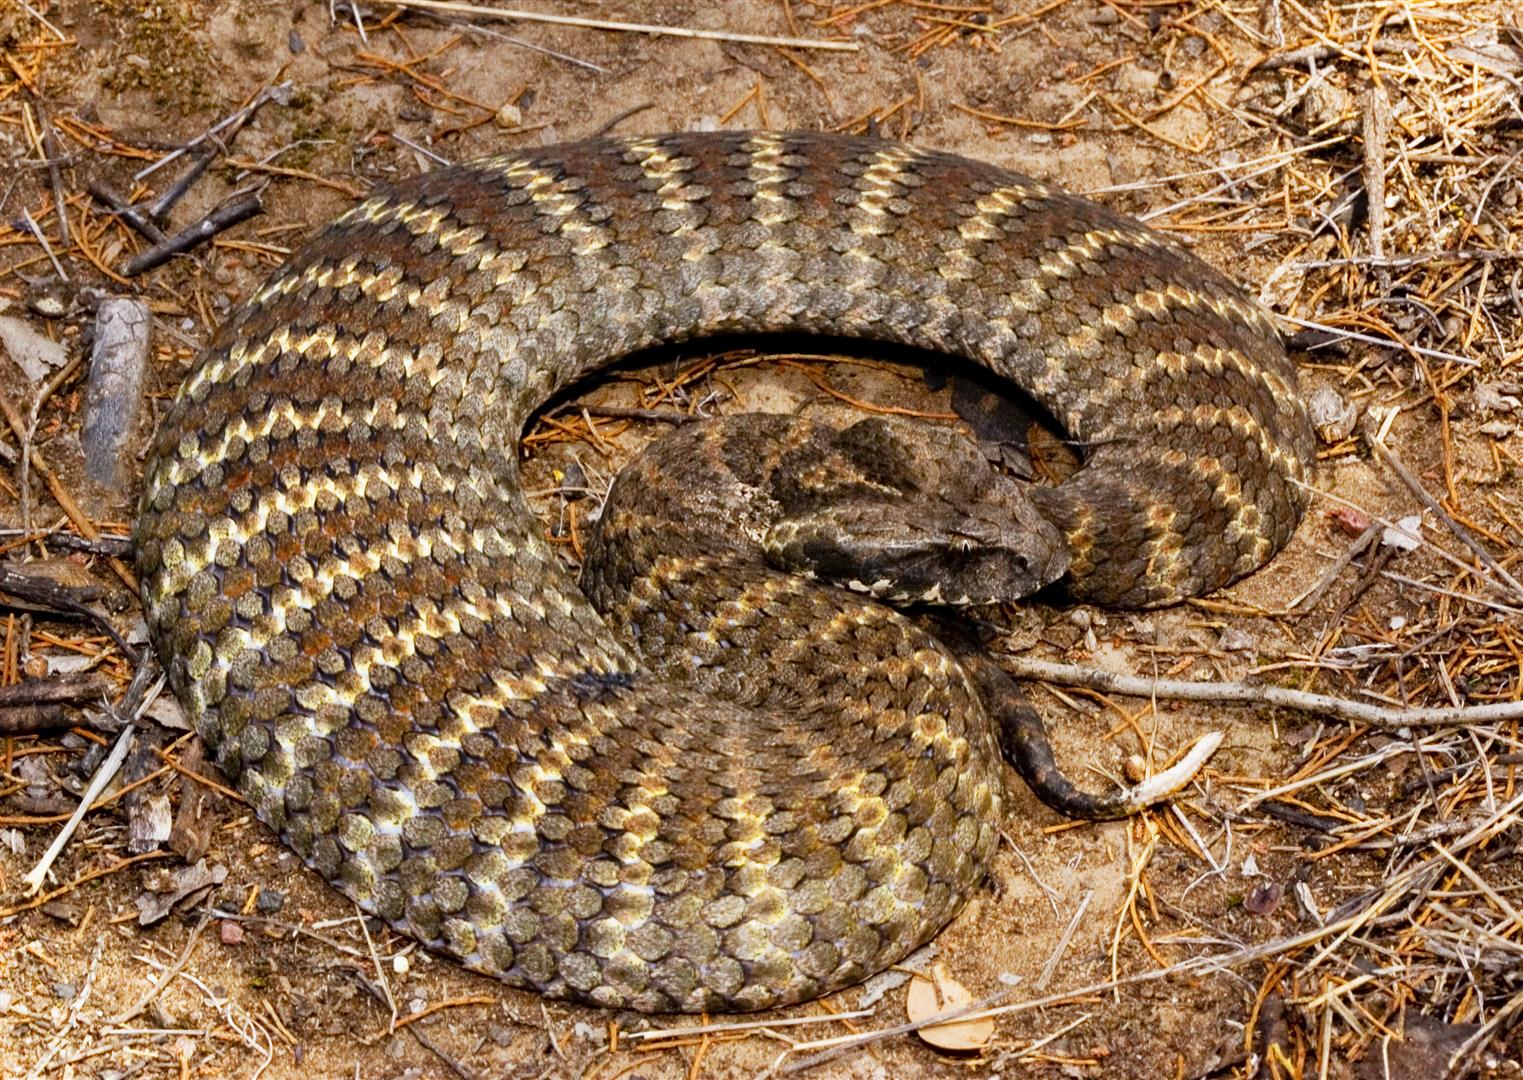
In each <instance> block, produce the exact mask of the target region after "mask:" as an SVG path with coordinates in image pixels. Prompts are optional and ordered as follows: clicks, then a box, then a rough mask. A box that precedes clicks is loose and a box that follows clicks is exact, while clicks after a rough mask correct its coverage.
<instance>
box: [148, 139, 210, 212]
mask: <svg viewBox="0 0 1523 1080" xmlns="http://www.w3.org/2000/svg"><path fill="white" fill-rule="evenodd" d="M216 156H217V155H216V151H215V150H214V149H212V148H211V147H206V148H204V149H202V150H201V151H200V152H199V153H197V154H196V158H195V160H194V161H192V162H191V163H190V168H188V169H186V170H185V171H184V172H183V173H181V174H180V175H179V176H178V177H176V178H175V182H174V183H172V184H170V185H169V187H167V188H165V189H164V192H163V194H161V195H160V196H159V197H158V198H156V199H154V200H153V202H151V203H149V204H148V206H147V210H148V216H149V217H151V218H152V219H153V220H155V221H163V220H164V219H165V217H167V216H168V215H169V212H170V211H171V210H173V209H174V208H175V204H176V203H178V202H179V201H180V200H181V199H183V198H185V193H186V192H188V191H189V190H190V186H191V185H192V184H194V183H195V182H196V181H197V180H199V179H200V178H201V174H202V173H204V172H206V169H207V166H209V165H210V164H211V163H212V158H214V157H216Z"/></svg>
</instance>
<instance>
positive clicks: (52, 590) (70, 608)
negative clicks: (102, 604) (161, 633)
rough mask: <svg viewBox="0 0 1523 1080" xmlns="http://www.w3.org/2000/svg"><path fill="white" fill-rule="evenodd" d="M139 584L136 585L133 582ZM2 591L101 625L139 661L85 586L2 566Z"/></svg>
mask: <svg viewBox="0 0 1523 1080" xmlns="http://www.w3.org/2000/svg"><path fill="white" fill-rule="evenodd" d="M133 587H134V588H136V586H133ZM0 592H5V593H10V594H11V595H12V596H18V597H20V598H21V599H23V600H27V601H29V602H31V603H33V604H38V605H41V606H43V607H46V608H48V609H50V610H52V611H56V612H60V613H62V612H67V613H69V614H73V615H78V616H80V617H82V618H84V619H86V620H88V621H89V622H90V624H91V625H92V626H95V627H97V628H98V629H99V630H100V631H101V633H103V634H105V635H106V636H107V637H108V638H110V639H111V641H112V644H114V645H115V646H116V647H117V648H118V649H120V650H121V651H122V655H123V656H125V657H126V658H127V659H128V660H130V661H132V662H133V663H134V664H135V663H137V662H138V651H137V649H135V648H134V647H133V646H132V645H131V644H129V643H128V641H127V639H126V638H124V637H122V635H121V632H120V631H119V630H117V628H116V627H115V625H113V624H112V622H111V620H110V619H109V618H108V617H107V616H106V615H104V614H103V613H101V612H99V611H96V610H95V609H94V608H92V607H90V606H89V605H88V604H86V603H84V601H83V600H82V599H81V598H80V597H81V590H79V589H75V590H72V591H71V590H67V589H64V588H62V587H61V586H59V585H56V584H54V583H53V582H51V581H42V580H39V579H38V578H34V577H31V576H30V575H27V574H19V573H17V572H16V571H14V570H9V569H6V568H4V567H0Z"/></svg>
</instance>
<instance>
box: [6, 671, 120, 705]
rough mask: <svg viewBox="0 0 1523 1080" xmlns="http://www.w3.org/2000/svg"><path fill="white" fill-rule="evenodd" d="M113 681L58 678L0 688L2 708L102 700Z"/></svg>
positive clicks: (90, 677) (97, 677) (89, 676)
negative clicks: (91, 699) (88, 699)
mask: <svg viewBox="0 0 1523 1080" xmlns="http://www.w3.org/2000/svg"><path fill="white" fill-rule="evenodd" d="M111 686H112V682H111V680H110V679H108V678H106V677H105V676H104V675H100V674H95V673H93V672H92V673H88V674H83V675H55V676H53V677H52V678H51V679H33V680H30V681H28V682H19V683H15V684H13V685H11V686H0V709H12V708H16V707H17V706H19V705H53V704H58V703H60V702H64V701H80V700H83V699H84V698H95V697H102V696H104V695H105V694H106V692H107V691H109V690H110V689H111Z"/></svg>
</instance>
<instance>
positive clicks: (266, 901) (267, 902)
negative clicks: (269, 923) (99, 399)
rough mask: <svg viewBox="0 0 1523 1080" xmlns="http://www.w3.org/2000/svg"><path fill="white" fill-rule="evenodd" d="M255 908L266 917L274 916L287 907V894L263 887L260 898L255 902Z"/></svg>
mask: <svg viewBox="0 0 1523 1080" xmlns="http://www.w3.org/2000/svg"><path fill="white" fill-rule="evenodd" d="M254 906H255V907H257V908H258V909H259V910H260V912H261V913H263V914H265V915H273V914H275V913H276V912H277V911H279V910H280V909H281V908H283V907H285V906H286V894H285V893H283V892H278V891H276V890H275V889H267V888H265V887H264V886H263V885H261V886H260V887H259V898H258V899H257V900H255V901H254Z"/></svg>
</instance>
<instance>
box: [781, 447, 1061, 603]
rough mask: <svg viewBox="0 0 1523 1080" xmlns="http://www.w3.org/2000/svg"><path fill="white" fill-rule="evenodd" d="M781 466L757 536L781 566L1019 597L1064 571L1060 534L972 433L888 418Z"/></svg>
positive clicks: (944, 595) (914, 590)
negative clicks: (771, 511) (767, 522)
mask: <svg viewBox="0 0 1523 1080" xmlns="http://www.w3.org/2000/svg"><path fill="white" fill-rule="evenodd" d="M826 457H827V458H828V459H829V460H827V461H824V462H822V461H821V460H819V459H818V458H816V459H815V460H814V461H812V462H809V463H808V464H807V466H805V467H801V468H799V469H798V470H797V473H798V474H797V477H789V476H788V475H786V471H787V464H786V462H785V463H784V469H783V475H782V476H781V477H780V478H777V479H780V481H781V482H779V483H776V486H775V490H774V494H775V497H776V498H777V500H778V503H779V505H780V506H781V507H782V513H781V514H780V515H779V517H778V519H777V520H776V522H775V523H774V524H773V525H772V526H771V528H770V529H769V530H768V532H767V535H766V537H765V538H764V541H763V546H764V548H765V549H766V552H767V558H768V560H769V561H770V562H772V563H773V564H774V565H775V566H777V567H778V568H779V569H784V570H792V571H795V572H802V573H807V574H810V575H812V576H814V577H815V578H817V579H819V580H822V581H827V582H830V583H832V584H835V585H839V586H842V587H844V588H848V589H852V590H854V591H857V592H865V593H870V594H871V595H873V596H875V597H877V598H879V599H882V600H885V601H888V602H890V603H895V604H933V605H939V606H947V607H961V606H970V605H977V604H990V603H999V602H1002V601H1007V600H1018V599H1020V598H1022V597H1024V596H1027V595H1029V594H1031V593H1033V592H1035V591H1037V590H1038V589H1040V588H1042V587H1043V586H1046V585H1050V584H1051V583H1052V582H1054V581H1056V580H1057V579H1058V578H1060V577H1062V575H1063V574H1064V572H1065V571H1067V569H1068V564H1069V551H1068V544H1067V541H1066V539H1065V538H1064V536H1063V534H1062V532H1061V531H1060V530H1059V529H1058V528H1057V526H1055V525H1054V524H1052V522H1050V521H1048V520H1047V519H1046V518H1045V517H1043V516H1042V515H1041V513H1040V512H1039V511H1038V510H1037V508H1036V507H1035V505H1033V503H1032V502H1031V500H1030V499H1029V498H1028V496H1027V495H1026V493H1025V491H1024V490H1023V489H1022V488H1021V486H1020V485H1019V484H1017V483H1016V482H1015V481H1014V480H1011V479H1010V478H1009V477H1007V476H1005V475H1004V474H1002V473H1000V472H998V471H997V470H995V469H994V467H993V466H991V465H990V464H989V463H988V461H987V460H986V459H985V458H984V456H983V454H982V452H981V451H980V450H979V448H978V447H977V446H976V445H975V444H974V443H972V442H971V441H970V440H967V439H965V438H963V437H962V436H960V435H958V434H956V433H955V432H952V431H949V430H948V429H945V428H932V427H929V426H927V425H924V424H918V423H910V422H907V421H901V420H897V419H890V418H886V417H875V418H873V419H871V420H864V421H861V422H860V423H857V424H854V425H852V426H851V427H849V428H847V429H845V430H844V431H841V432H839V433H838V434H837V435H836V437H835V438H834V439H833V440H832V445H831V446H830V447H829V451H828V453H827V455H826Z"/></svg>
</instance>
